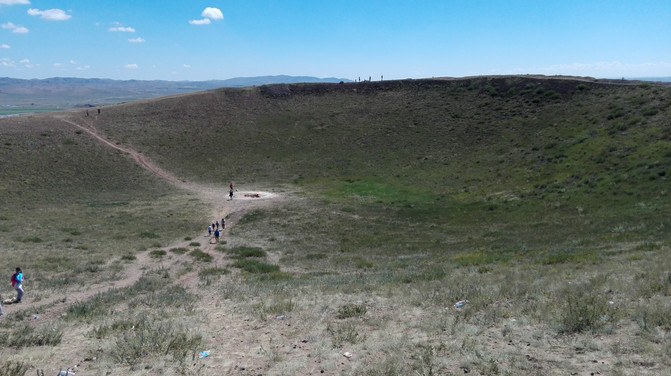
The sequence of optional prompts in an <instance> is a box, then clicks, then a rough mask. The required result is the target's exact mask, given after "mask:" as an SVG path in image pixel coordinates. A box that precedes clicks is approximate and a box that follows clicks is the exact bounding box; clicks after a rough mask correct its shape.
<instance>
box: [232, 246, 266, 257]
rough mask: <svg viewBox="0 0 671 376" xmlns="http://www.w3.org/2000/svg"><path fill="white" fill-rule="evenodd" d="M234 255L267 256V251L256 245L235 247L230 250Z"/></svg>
mask: <svg viewBox="0 0 671 376" xmlns="http://www.w3.org/2000/svg"><path fill="white" fill-rule="evenodd" d="M228 253H230V254H231V255H232V256H233V257H236V258H248V257H266V256H267V254H266V251H264V250H263V249H261V248H255V247H235V248H231V249H229V250H228Z"/></svg>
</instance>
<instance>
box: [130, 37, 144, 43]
mask: <svg viewBox="0 0 671 376" xmlns="http://www.w3.org/2000/svg"><path fill="white" fill-rule="evenodd" d="M128 41H129V42H131V43H144V42H145V40H144V38H141V37H137V38H132V39H129V40H128Z"/></svg>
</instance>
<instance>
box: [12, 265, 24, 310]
mask: <svg viewBox="0 0 671 376" xmlns="http://www.w3.org/2000/svg"><path fill="white" fill-rule="evenodd" d="M12 287H14V290H16V302H15V303H21V299H23V271H22V270H21V268H16V273H14V275H12Z"/></svg>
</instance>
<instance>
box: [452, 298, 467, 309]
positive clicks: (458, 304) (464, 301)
mask: <svg viewBox="0 0 671 376" xmlns="http://www.w3.org/2000/svg"><path fill="white" fill-rule="evenodd" d="M466 303H468V300H460V301H458V302H456V303H455V304H454V308H461V307H463V306H465V305H466Z"/></svg>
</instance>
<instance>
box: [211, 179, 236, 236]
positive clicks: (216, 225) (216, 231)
mask: <svg viewBox="0 0 671 376" xmlns="http://www.w3.org/2000/svg"><path fill="white" fill-rule="evenodd" d="M229 187H230V190H229V191H228V199H229V200H232V199H233V183H231V185H230V186H229ZM225 228H226V218H222V219H221V232H223V231H224V229H225ZM212 232H214V242H215V243H219V236H220V235H221V232H220V231H219V221H216V222H215V223H213V224H211V225H209V226H207V234H208V236H212Z"/></svg>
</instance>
